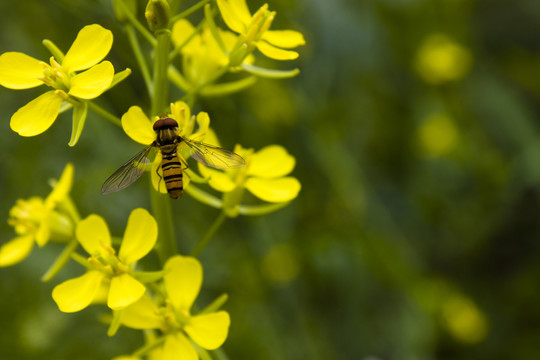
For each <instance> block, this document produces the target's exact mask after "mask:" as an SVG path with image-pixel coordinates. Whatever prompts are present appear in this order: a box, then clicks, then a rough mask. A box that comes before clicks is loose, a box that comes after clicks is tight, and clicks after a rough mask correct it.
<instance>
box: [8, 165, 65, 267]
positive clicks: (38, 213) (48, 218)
mask: <svg viewBox="0 0 540 360" xmlns="http://www.w3.org/2000/svg"><path fill="white" fill-rule="evenodd" d="M72 184H73V165H72V164H71V163H68V164H67V165H66V167H65V168H64V171H63V172H62V175H61V176H60V180H59V181H58V182H57V183H56V184H55V186H54V189H53V190H52V192H51V193H50V194H49V196H47V198H45V199H42V198H40V197H31V198H29V199H27V200H23V199H19V200H17V202H16V204H15V206H14V207H12V208H11V210H10V212H9V220H8V224H10V225H11V226H13V227H14V228H15V232H16V233H17V234H18V235H19V236H17V237H16V238H14V239H12V240H11V241H9V242H7V243H5V244H4V245H2V247H0V266H10V265H13V264H16V263H18V262H20V261H22V260H24V259H25V258H26V257H27V256H28V255H29V254H30V252H31V251H32V248H33V246H34V242H35V243H37V244H38V246H40V247H42V246H44V245H45V244H47V242H48V241H49V240H54V241H61V242H66V241H68V240H70V239H71V238H72V237H73V230H74V227H75V225H74V219H73V218H72V217H71V216H70V214H68V213H67V212H66V211H65V210H64V206H63V203H64V202H65V201H68V197H69V192H70V191H71V186H72Z"/></svg>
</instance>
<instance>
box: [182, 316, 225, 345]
mask: <svg viewBox="0 0 540 360" xmlns="http://www.w3.org/2000/svg"><path fill="white" fill-rule="evenodd" d="M230 324H231V318H230V317H229V314H228V313H227V312H225V311H218V312H216V313H212V314H203V315H198V316H193V317H192V318H190V319H189V324H188V325H186V326H185V327H184V330H185V331H186V333H187V334H188V335H189V337H191V339H192V340H193V341H195V342H196V343H197V345H199V346H200V347H202V348H205V349H207V350H215V349H217V348H218V347H220V346H221V345H223V343H224V342H225V339H227V335H228V333H229V325H230Z"/></svg>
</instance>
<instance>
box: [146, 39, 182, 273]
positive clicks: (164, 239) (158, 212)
mask: <svg viewBox="0 0 540 360" xmlns="http://www.w3.org/2000/svg"><path fill="white" fill-rule="evenodd" d="M156 38H157V45H156V54H155V63H154V96H153V97H152V116H154V115H165V114H166V113H167V107H168V101H169V82H168V79H167V68H168V66H169V48H170V41H171V40H170V31H169V30H159V31H157V32H156ZM150 187H151V188H150V194H151V197H152V210H153V214H154V217H155V219H156V221H157V224H158V229H159V235H158V246H157V248H156V251H157V252H158V255H159V257H160V260H161V262H162V263H165V261H167V259H168V258H170V257H171V256H173V255H175V254H177V253H178V250H177V246H176V238H175V235H174V225H173V217H172V209H171V200H170V198H169V197H168V196H167V195H163V194H161V193H159V192H157V191H155V190H154V188H153V186H152V182H151V181H150Z"/></svg>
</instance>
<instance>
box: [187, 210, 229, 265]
mask: <svg viewBox="0 0 540 360" xmlns="http://www.w3.org/2000/svg"><path fill="white" fill-rule="evenodd" d="M226 218H227V215H225V212H223V211H222V212H220V213H219V216H218V217H217V218H216V220H214V223H213V224H212V226H210V229H208V231H207V232H206V234H204V237H203V238H202V239H201V240H200V241H199V242H198V243H197V245H195V248H194V249H193V250H192V251H191V256H194V257H199V255H200V254H201V252H202V251H203V250H204V248H205V247H206V245H208V243H209V242H210V240H212V238H213V237H214V235H215V234H216V231H217V230H218V229H219V228H220V227H221V225H222V224H223V222H224V221H225V219H226Z"/></svg>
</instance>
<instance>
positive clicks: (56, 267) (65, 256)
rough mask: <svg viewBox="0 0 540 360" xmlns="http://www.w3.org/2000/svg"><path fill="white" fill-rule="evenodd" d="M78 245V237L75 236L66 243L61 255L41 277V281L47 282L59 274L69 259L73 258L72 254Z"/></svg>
mask: <svg viewBox="0 0 540 360" xmlns="http://www.w3.org/2000/svg"><path fill="white" fill-rule="evenodd" d="M78 245H79V243H78V242H77V239H75V238H73V240H71V241H70V242H69V243H68V244H67V245H66V247H65V248H64V251H62V253H61V254H60V256H58V258H57V259H56V260H55V261H54V263H53V264H52V266H51V267H50V268H49V270H47V272H46V273H45V274H44V275H43V276H42V277H41V281H43V282H47V281H49V280H51V279H52V278H53V277H54V276H56V274H58V272H59V271H60V270H62V269H63V268H64V266H65V265H66V264H67V263H68V261H69V259H71V255H72V254H73V252H74V251H75V250H76V249H77V246H78Z"/></svg>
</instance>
